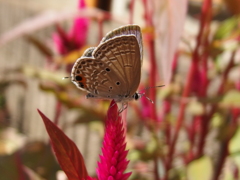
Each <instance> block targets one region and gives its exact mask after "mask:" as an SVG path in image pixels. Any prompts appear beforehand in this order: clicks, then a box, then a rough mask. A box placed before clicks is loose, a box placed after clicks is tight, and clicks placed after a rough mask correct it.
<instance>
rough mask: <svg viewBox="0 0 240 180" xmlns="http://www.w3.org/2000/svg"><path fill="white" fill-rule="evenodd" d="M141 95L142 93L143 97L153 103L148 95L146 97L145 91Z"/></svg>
mask: <svg viewBox="0 0 240 180" xmlns="http://www.w3.org/2000/svg"><path fill="white" fill-rule="evenodd" d="M142 95H143V96H144V97H145V98H147V100H149V101H150V102H151V103H152V104H154V101H153V100H151V99H150V98H149V97H147V96H146V95H145V93H142Z"/></svg>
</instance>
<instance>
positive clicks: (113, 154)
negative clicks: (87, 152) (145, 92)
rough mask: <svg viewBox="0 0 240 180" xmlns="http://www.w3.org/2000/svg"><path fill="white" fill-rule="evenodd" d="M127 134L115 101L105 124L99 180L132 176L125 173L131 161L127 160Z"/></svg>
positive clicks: (123, 179)
mask: <svg viewBox="0 0 240 180" xmlns="http://www.w3.org/2000/svg"><path fill="white" fill-rule="evenodd" d="M125 148H126V143H125V133H124V127H123V123H122V118H121V115H119V114H118V107H117V105H116V103H115V102H114V101H112V102H111V105H110V107H109V110H108V114H107V119H106V122H105V135H104V140H103V147H102V155H101V156H100V162H98V168H97V174H98V178H99V180H125V179H128V177H129V176H130V175H131V174H132V173H131V172H129V173H124V171H125V170H126V168H127V165H128V163H129V161H128V160H127V159H126V156H127V153H128V151H126V150H125Z"/></svg>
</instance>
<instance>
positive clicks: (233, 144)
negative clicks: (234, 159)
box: [229, 127, 240, 154]
mask: <svg viewBox="0 0 240 180" xmlns="http://www.w3.org/2000/svg"><path fill="white" fill-rule="evenodd" d="M239 140H240V127H239V128H238V130H237V132H236V133H235V135H234V136H233V138H232V139H231V140H230V142H229V152H230V154H234V153H236V152H239V151H240V143H239Z"/></svg>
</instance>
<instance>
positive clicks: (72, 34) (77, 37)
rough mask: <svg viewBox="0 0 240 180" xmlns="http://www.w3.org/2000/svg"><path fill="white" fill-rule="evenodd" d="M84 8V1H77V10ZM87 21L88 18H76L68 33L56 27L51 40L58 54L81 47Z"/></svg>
mask: <svg viewBox="0 0 240 180" xmlns="http://www.w3.org/2000/svg"><path fill="white" fill-rule="evenodd" d="M85 7H86V4H85V1H84V0H79V5H78V8H79V10H81V9H84V8H85ZM88 21H89V20H88V18H83V17H76V18H75V20H74V23H73V26H72V28H71V29H70V31H69V33H67V32H65V31H64V30H63V29H62V28H61V26H59V25H56V28H57V32H56V33H54V34H53V40H54V43H55V45H56V48H57V51H58V53H59V54H67V53H69V52H70V51H72V50H77V49H80V48H81V47H83V45H84V44H85V43H86V38H87V32H88V24H89V22H88Z"/></svg>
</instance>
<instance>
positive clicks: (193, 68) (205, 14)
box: [165, 0, 212, 179]
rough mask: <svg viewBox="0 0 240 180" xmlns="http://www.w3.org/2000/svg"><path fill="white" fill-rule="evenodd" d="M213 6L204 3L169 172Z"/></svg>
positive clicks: (178, 119) (167, 167)
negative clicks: (186, 100)
mask: <svg viewBox="0 0 240 180" xmlns="http://www.w3.org/2000/svg"><path fill="white" fill-rule="evenodd" d="M211 4H212V1H211V0H205V1H204V2H203V6H202V13H201V20H200V30H199V33H198V36H197V45H196V47H195V50H194V52H193V57H192V63H191V67H190V70H189V72H188V75H187V82H186V84H185V87H184V90H183V94H182V100H181V101H180V109H179V114H178V118H177V122H176V128H175V133H174V135H173V140H172V143H171V145H170V148H169V152H168V158H167V162H166V163H165V166H166V171H167V172H168V171H169V170H170V169H171V167H172V160H173V155H174V152H175V145H176V141H177V137H178V134H179V131H180V129H181V127H182V123H183V120H184V114H185V107H186V102H185V101H184V99H185V98H187V97H188V96H189V94H190V92H191V87H192V84H193V77H194V73H195V71H196V69H197V68H198V66H199V60H200V58H199V57H200V55H199V48H200V46H201V45H202V38H203V37H204V33H203V32H204V28H205V25H206V20H209V17H210V15H209V14H211V13H210V12H211V10H210V9H211ZM205 38H207V37H205ZM165 179H168V173H166V176H165Z"/></svg>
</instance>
